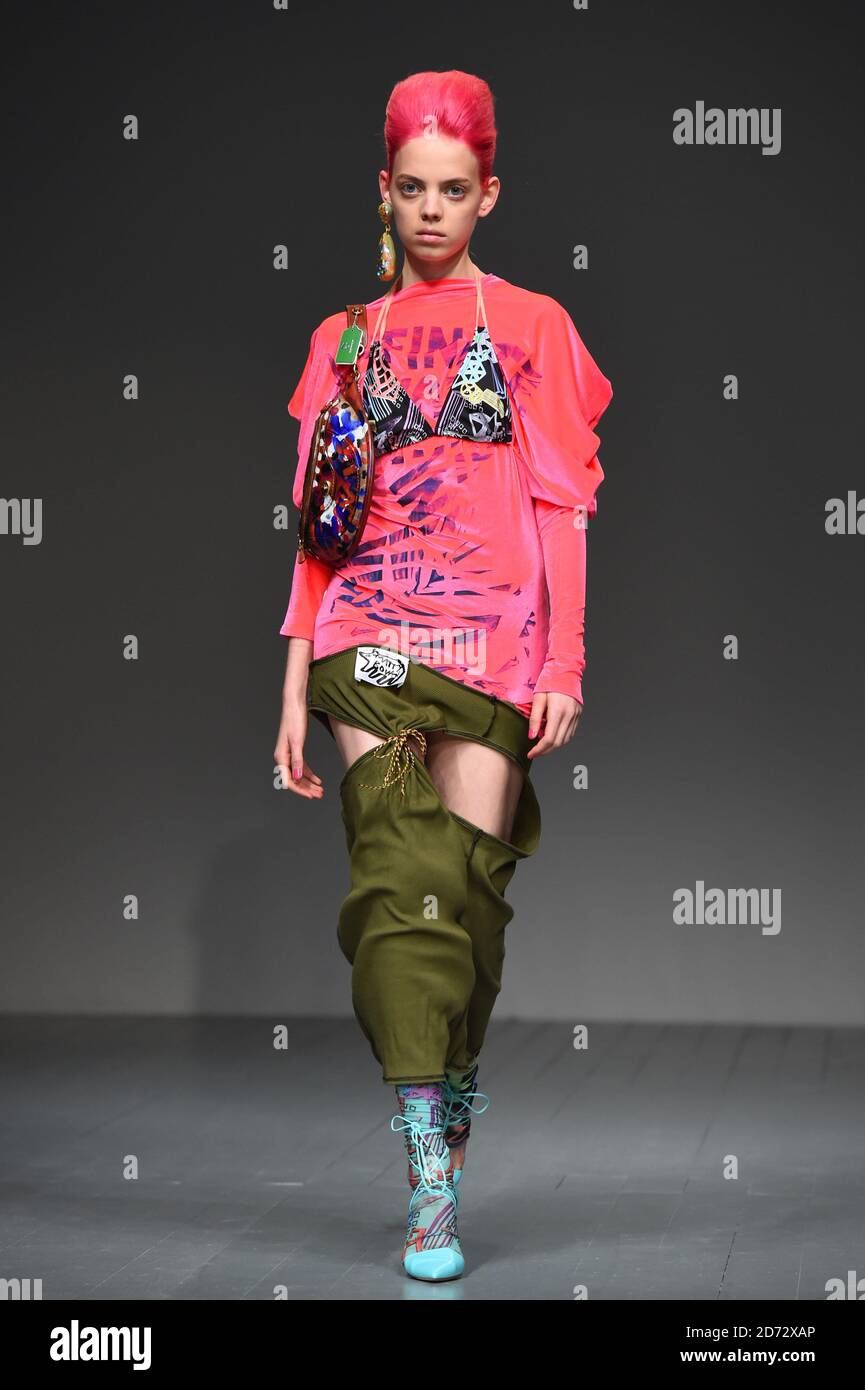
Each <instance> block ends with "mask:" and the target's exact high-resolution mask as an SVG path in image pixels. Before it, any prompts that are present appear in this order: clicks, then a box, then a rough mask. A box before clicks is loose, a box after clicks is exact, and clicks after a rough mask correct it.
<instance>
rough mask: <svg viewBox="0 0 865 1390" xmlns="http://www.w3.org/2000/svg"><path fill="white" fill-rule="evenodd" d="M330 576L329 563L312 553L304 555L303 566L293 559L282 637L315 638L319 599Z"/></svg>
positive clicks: (281, 631)
mask: <svg viewBox="0 0 865 1390" xmlns="http://www.w3.org/2000/svg"><path fill="white" fill-rule="evenodd" d="M332 576H333V570H332V569H331V567H330V565H326V564H324V562H323V561H322V560H319V559H317V558H316V556H315V555H307V557H306V559H305V560H304V562H303V564H302V565H299V564H298V563H297V560H295V562H294V574H293V575H292V578H291V594H290V595H289V600H288V608H287V609H286V613H285V617H284V619H283V622H282V627H281V628H280V629H279V631H280V634H281V635H282V636H283V637H308V638H309V640H310V641H312V640H313V639H314V637H315V620H316V617H317V616H318V611H319V609H320V608H321V600H322V598H323V597H324V591H325V589H326V588H327V586H328V584H329V583H330V580H331V578H332Z"/></svg>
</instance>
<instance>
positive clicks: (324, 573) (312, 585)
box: [279, 328, 333, 641]
mask: <svg viewBox="0 0 865 1390" xmlns="http://www.w3.org/2000/svg"><path fill="white" fill-rule="evenodd" d="M320 370H321V353H320V352H319V329H318V328H316V329H315V331H314V332H313V334H312V337H311V338H310V340H309V353H308V355H307V359H306V362H305V364H304V368H303V372H302V373H301V377H300V380H299V381H298V383H297V386H296V387H295V389H294V392H293V393H292V396H291V399H290V400H289V402H288V413H289V415H291V416H293V417H294V419H295V420H299V421H300V425H301V428H300V436H299V441H298V463H297V470H296V473H295V480H294V487H293V498H292V500H293V501H294V504H295V506H296V507H298V509H299V508H300V501H301V497H302V492H303V477H304V474H305V469H306V458H305V451H306V450H307V449H308V448H309V435H310V433H311V427H312V419H313V416H314V414H315V412H316V410H317V409H318V407H319V406H320V405H321V404H322V401H321V400H319V395H318V393H319V391H320V386H319V381H320ZM316 402H318V405H317V404H316ZM332 575H333V570H332V569H331V568H330V566H329V565H326V564H324V563H323V561H321V560H319V559H317V558H316V556H314V555H307V556H306V558H305V560H304V562H303V564H301V565H299V564H298V563H297V557H296V555H295V562H294V573H293V575H292V580H291V593H290V595H289V600H288V608H287V609H286V613H285V617H284V619H283V622H282V627H281V628H280V629H279V631H280V635H281V636H282V637H306V638H308V639H309V640H310V641H313V640H314V636H315V620H316V617H317V615H318V611H319V609H320V607H321V600H322V597H323V595H324V591H325V589H326V588H327V586H328V583H329V582H330V579H331V577H332Z"/></svg>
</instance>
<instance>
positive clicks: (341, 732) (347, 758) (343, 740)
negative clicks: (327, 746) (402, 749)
mask: <svg viewBox="0 0 865 1390" xmlns="http://www.w3.org/2000/svg"><path fill="white" fill-rule="evenodd" d="M327 717H328V719H329V720H330V727H331V728H332V729H333V736H334V738H335V739H336V743H337V747H338V748H339V751H340V756H341V757H342V760H343V762H344V763H345V766H346V767H347V768H348V767H351V765H352V763H356V762H357V760H358V758H360V757H362V756H363V754H364V753H366V752H367V751H368V750H369V749H370V748H375V745H376V744H377V743H384V739H383V738H379V736H378V734H371V733H370V732H369V730H368V729H356V728H355V726H354V725H353V724H346V723H345V722H344V721H343V720H342V719H335V718H334V716H333V715H332V714H329V715H328V716H327Z"/></svg>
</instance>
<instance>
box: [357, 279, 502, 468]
mask: <svg viewBox="0 0 865 1390" xmlns="http://www.w3.org/2000/svg"><path fill="white" fill-rule="evenodd" d="M474 272H475V281H476V285H477V302H476V313H475V332H474V337H473V338H472V339H471V341H470V342H469V343H467V344H466V347H465V348H464V350H463V353H462V355H461V358H460V362H459V370H458V371H457V374H456V376H455V377H454V380H453V384H452V386H451V388H450V390H449V391H448V394H447V397H446V398H445V402H444V405H443V406H442V408H441V411H440V412H439V415H438V418H437V420H436V422H435V426H432V425H431V424H430V423H429V421H428V420H427V418H426V416H425V415H423V414H422V412H421V411H420V410H419V409H418V407H417V406H416V405H415V403H414V401H413V400H412V399H411V397H410V396H409V394H408V392H407V391H406V389H405V387H404V386H403V385H402V384H401V383H400V382H399V381H398V380H397V378H396V377H395V376H394V374H393V371H392V370H391V366H390V353H389V352H388V350H387V348H386V347H384V346H383V345H382V342H381V338H382V336H383V334H384V326H385V323H386V322H387V312H388V309H389V308H390V304H391V297H392V295H393V292H394V290H395V289H396V286H397V284H398V283H399V281H394V283H393V285H392V286H391V288H390V289H389V290H388V292H387V294H386V295H385V299H384V303H383V304H382V306H381V309H380V310H379V315H378V321H377V323H376V326H375V333H374V334H373V341H372V344H371V346H370V350H369V364H368V366H367V369H366V372H365V373H364V378H363V403H364V410H365V411H366V414H367V418H368V419H369V422H370V426H371V428H372V432H373V445H374V448H375V452H376V455H378V454H388V453H391V452H393V451H394V450H395V449H404V448H407V447H408V445H410V444H418V443H420V441H421V440H422V439H431V438H433V436H434V435H449V436H452V437H454V438H456V439H471V440H476V441H478V442H483V443H485V444H509V443H510V442H511V440H512V438H513V434H512V430H511V407H510V401H509V399H508V392H507V385H506V382H505V377H504V374H503V372H502V369H501V367H500V366H499V361H498V358H497V357H496V352H495V348H494V347H493V340H492V338H491V337H490V334H489V329H488V327H487V316H486V309H485V307H484V299H483V291H482V290H481V277H480V272H479V271H478V269H477V267H476V266H475V267H474ZM399 279H400V280H402V276H400V277H399ZM482 314H483V320H484V323H483V327H482V326H481V315H482Z"/></svg>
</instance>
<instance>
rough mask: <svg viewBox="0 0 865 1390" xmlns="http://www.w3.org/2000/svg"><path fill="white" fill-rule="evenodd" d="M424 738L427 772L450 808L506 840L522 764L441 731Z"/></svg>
mask: <svg viewBox="0 0 865 1390" xmlns="http://www.w3.org/2000/svg"><path fill="white" fill-rule="evenodd" d="M426 738H427V756H426V766H427V771H428V772H429V775H430V777H431V778H432V780H433V782H434V783H435V786H436V790H437V791H438V794H439V796H440V797H441V799H442V801H443V802H444V804H445V805H446V806H447V808H448V810H449V811H455V812H456V814H457V815H458V816H462V817H463V818H464V819H465V820H468V821H471V823H472V825H478V826H480V828H481V830H486V831H488V833H489V834H490V835H497V836H498V837H499V839H501V840H507V839H508V838H509V836H510V833H511V829H512V828H513V823H514V815H515V813H516V809H517V806H518V804H519V799H520V792H521V790H522V785H523V771H522V768H520V767H518V765H517V764H516V763H515V762H514V760H513V759H512V758H509V757H507V755H506V754H504V753H500V752H499V750H498V749H497V748H488V747H487V745H486V744H485V743H477V742H475V740H474V739H470V738H457V737H455V736H454V735H453V734H448V733H444V732H442V731H439V730H436V731H435V732H434V733H430V734H427V736H426Z"/></svg>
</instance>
